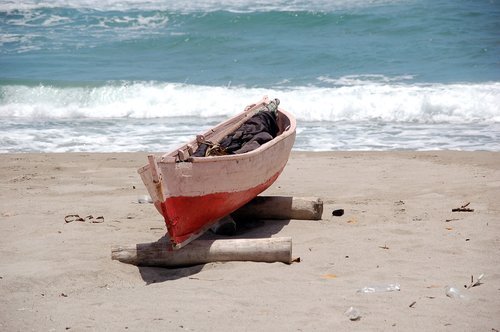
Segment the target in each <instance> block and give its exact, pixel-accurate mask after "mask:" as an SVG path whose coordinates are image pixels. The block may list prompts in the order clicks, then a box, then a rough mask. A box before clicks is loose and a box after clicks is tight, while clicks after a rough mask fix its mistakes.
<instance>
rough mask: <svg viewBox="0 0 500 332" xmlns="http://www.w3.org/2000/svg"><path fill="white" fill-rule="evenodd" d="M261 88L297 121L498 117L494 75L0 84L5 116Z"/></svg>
mask: <svg viewBox="0 0 500 332" xmlns="http://www.w3.org/2000/svg"><path fill="white" fill-rule="evenodd" d="M263 95H268V96H270V97H272V98H275V97H276V98H279V99H280V100H281V102H282V104H281V105H282V107H283V108H284V109H287V110H289V111H290V112H292V113H294V114H295V116H296V117H297V118H298V120H300V121H373V120H379V121H385V122H417V123H446V122H450V123H472V122H480V123H483V122H484V123H498V122H500V83H496V82H491V83H482V84H432V85H404V84H378V83H372V84H362V85H352V86H342V87H332V88H318V87H298V88H287V89H282V88H280V89H278V88H276V89H264V88H243V87H210V86H197V85H186V84H174V83H154V82H151V83H146V82H137V83H123V84H111V85H106V86H101V87H55V86H44V85H40V86H36V87H29V86H24V85H8V86H2V87H0V117H4V118H97V119H99V118H101V119H105V118H138V119H147V118H168V117H179V116H181V117H193V116H195V117H221V116H231V115H233V114H235V113H236V112H239V111H241V110H242V109H243V108H244V107H245V106H246V105H247V104H248V103H251V102H254V101H256V100H258V99H260V98H261V97H262V96H263Z"/></svg>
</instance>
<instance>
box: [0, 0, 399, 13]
mask: <svg viewBox="0 0 500 332" xmlns="http://www.w3.org/2000/svg"><path fill="white" fill-rule="evenodd" d="M393 2H400V0H312V1H309V0H295V1H288V0H274V1H264V0H200V1H176V0H69V1H68V0H53V1H39V0H22V1H16V0H7V1H2V2H1V3H0V12H2V11H3V12H10V11H14V10H32V9H39V8H78V9H80V8H92V9H98V10H120V11H125V10H131V9H139V10H170V11H178V12H184V13H188V12H212V11H219V10H224V11H230V12H266V11H331V10H338V9H346V8H356V7H372V6H377V5H381V4H387V3H393Z"/></svg>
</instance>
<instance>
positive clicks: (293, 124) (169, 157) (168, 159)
mask: <svg viewBox="0 0 500 332" xmlns="http://www.w3.org/2000/svg"><path fill="white" fill-rule="evenodd" d="M278 112H279V113H280V114H283V115H284V116H285V117H286V118H287V119H288V122H289V124H288V126H287V127H286V128H284V130H283V131H282V132H281V133H280V134H279V135H277V136H276V137H274V138H273V139H272V140H270V141H268V142H266V143H264V144H262V145H261V146H259V147H258V148H257V149H255V150H252V151H248V152H245V153H240V154H230V155H223V156H208V157H193V156H189V158H188V160H186V161H179V160H178V159H177V157H176V156H175V154H176V153H177V151H178V150H182V149H185V148H186V147H187V146H188V145H189V144H193V143H196V139H195V140H192V141H189V142H188V143H184V144H183V145H181V146H180V147H179V148H178V149H173V150H172V151H171V152H167V153H165V154H164V155H163V156H162V157H161V158H160V160H158V164H175V163H182V162H187V163H194V164H201V163H211V162H219V161H231V160H245V159H248V158H252V157H253V156H254V155H257V154H259V153H262V152H263V151H265V150H267V149H269V148H271V147H272V146H274V145H276V144H279V143H280V142H282V141H284V140H285V139H287V138H288V137H290V136H291V135H293V134H295V131H296V128H297V121H296V119H295V117H294V116H293V115H292V114H291V113H288V112H287V111H285V110H283V109H281V108H278ZM245 115H246V111H244V112H242V113H240V114H238V115H236V116H235V117H233V118H230V119H228V120H226V121H224V122H222V123H220V124H218V125H217V126H216V127H214V128H212V129H210V130H209V131H207V132H206V133H209V132H211V131H213V132H216V129H217V128H221V127H224V126H225V125H227V124H230V123H233V122H237V121H238V120H240V119H242V118H243V117H245ZM206 133H205V134H206ZM148 169H149V165H144V166H143V167H141V168H139V169H138V171H137V172H138V173H142V172H144V171H146V170H148Z"/></svg>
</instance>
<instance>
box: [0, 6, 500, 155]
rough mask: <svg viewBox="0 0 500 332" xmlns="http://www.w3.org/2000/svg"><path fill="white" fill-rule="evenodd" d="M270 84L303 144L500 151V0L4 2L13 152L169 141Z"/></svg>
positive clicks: (3, 65) (4, 76) (2, 135)
mask: <svg viewBox="0 0 500 332" xmlns="http://www.w3.org/2000/svg"><path fill="white" fill-rule="evenodd" d="M264 95H267V96H269V97H270V98H279V99H280V100H281V107H282V108H284V109H286V110H287V111H289V112H291V113H293V114H294V115H295V116H296V118H297V121H298V130H297V140H296V143H295V146H294V149H295V150H306V151H332V150H470V151H475V150H489V151H500V0H468V1H466V0H329V1H327V0H311V1H305V0H296V1H293V0H292V1H285V0H276V1H263V0H259V1H250V0H218V1H216V0H200V1H173V0H149V1H147V0H130V1H125V0H120V1H118V0H81V1H80V0H52V1H46V0H45V1H42V0H37V1H35V0H32V1H27V0H17V1H10V0H3V1H1V2H0V152H73V151H96V152H125V151H155V152H166V151H168V150H170V149H172V148H175V147H177V146H178V145H180V144H182V143H184V142H185V141H186V140H188V139H192V138H193V137H194V136H195V135H196V134H197V133H200V132H203V131H204V130H206V129H207V128H209V127H211V126H213V125H215V124H217V123H218V122H220V121H222V120H224V119H227V118H228V117H230V116H231V115H233V114H236V113H238V112H240V111H242V110H243V109H244V107H245V106H246V105H248V104H251V103H253V102H255V101H257V100H260V99H261V97H262V96H264Z"/></svg>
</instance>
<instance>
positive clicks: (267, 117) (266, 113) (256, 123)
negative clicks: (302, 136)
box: [193, 99, 280, 157]
mask: <svg viewBox="0 0 500 332" xmlns="http://www.w3.org/2000/svg"><path fill="white" fill-rule="evenodd" d="M279 102H280V101H279V100H278V99H275V100H273V101H271V102H270V103H269V104H268V105H266V106H265V107H263V108H262V109H261V110H259V111H258V112H257V113H256V114H254V115H253V116H252V117H250V118H249V119H248V120H247V121H245V122H244V123H243V124H242V125H241V126H240V127H238V129H236V130H235V131H233V132H232V133H230V134H228V135H226V136H225V137H224V138H223V139H222V140H221V141H220V142H219V143H213V142H208V141H204V142H200V145H199V146H198V149H196V151H195V152H194V154H193V156H195V157H208V156H220V155H228V154H240V153H245V152H249V151H252V150H255V149H257V148H258V147H260V146H261V145H262V144H264V143H266V142H269V141H271V140H272V139H273V138H275V137H276V135H277V134H278V132H279V127H278V123H277V110H278V105H279Z"/></svg>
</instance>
